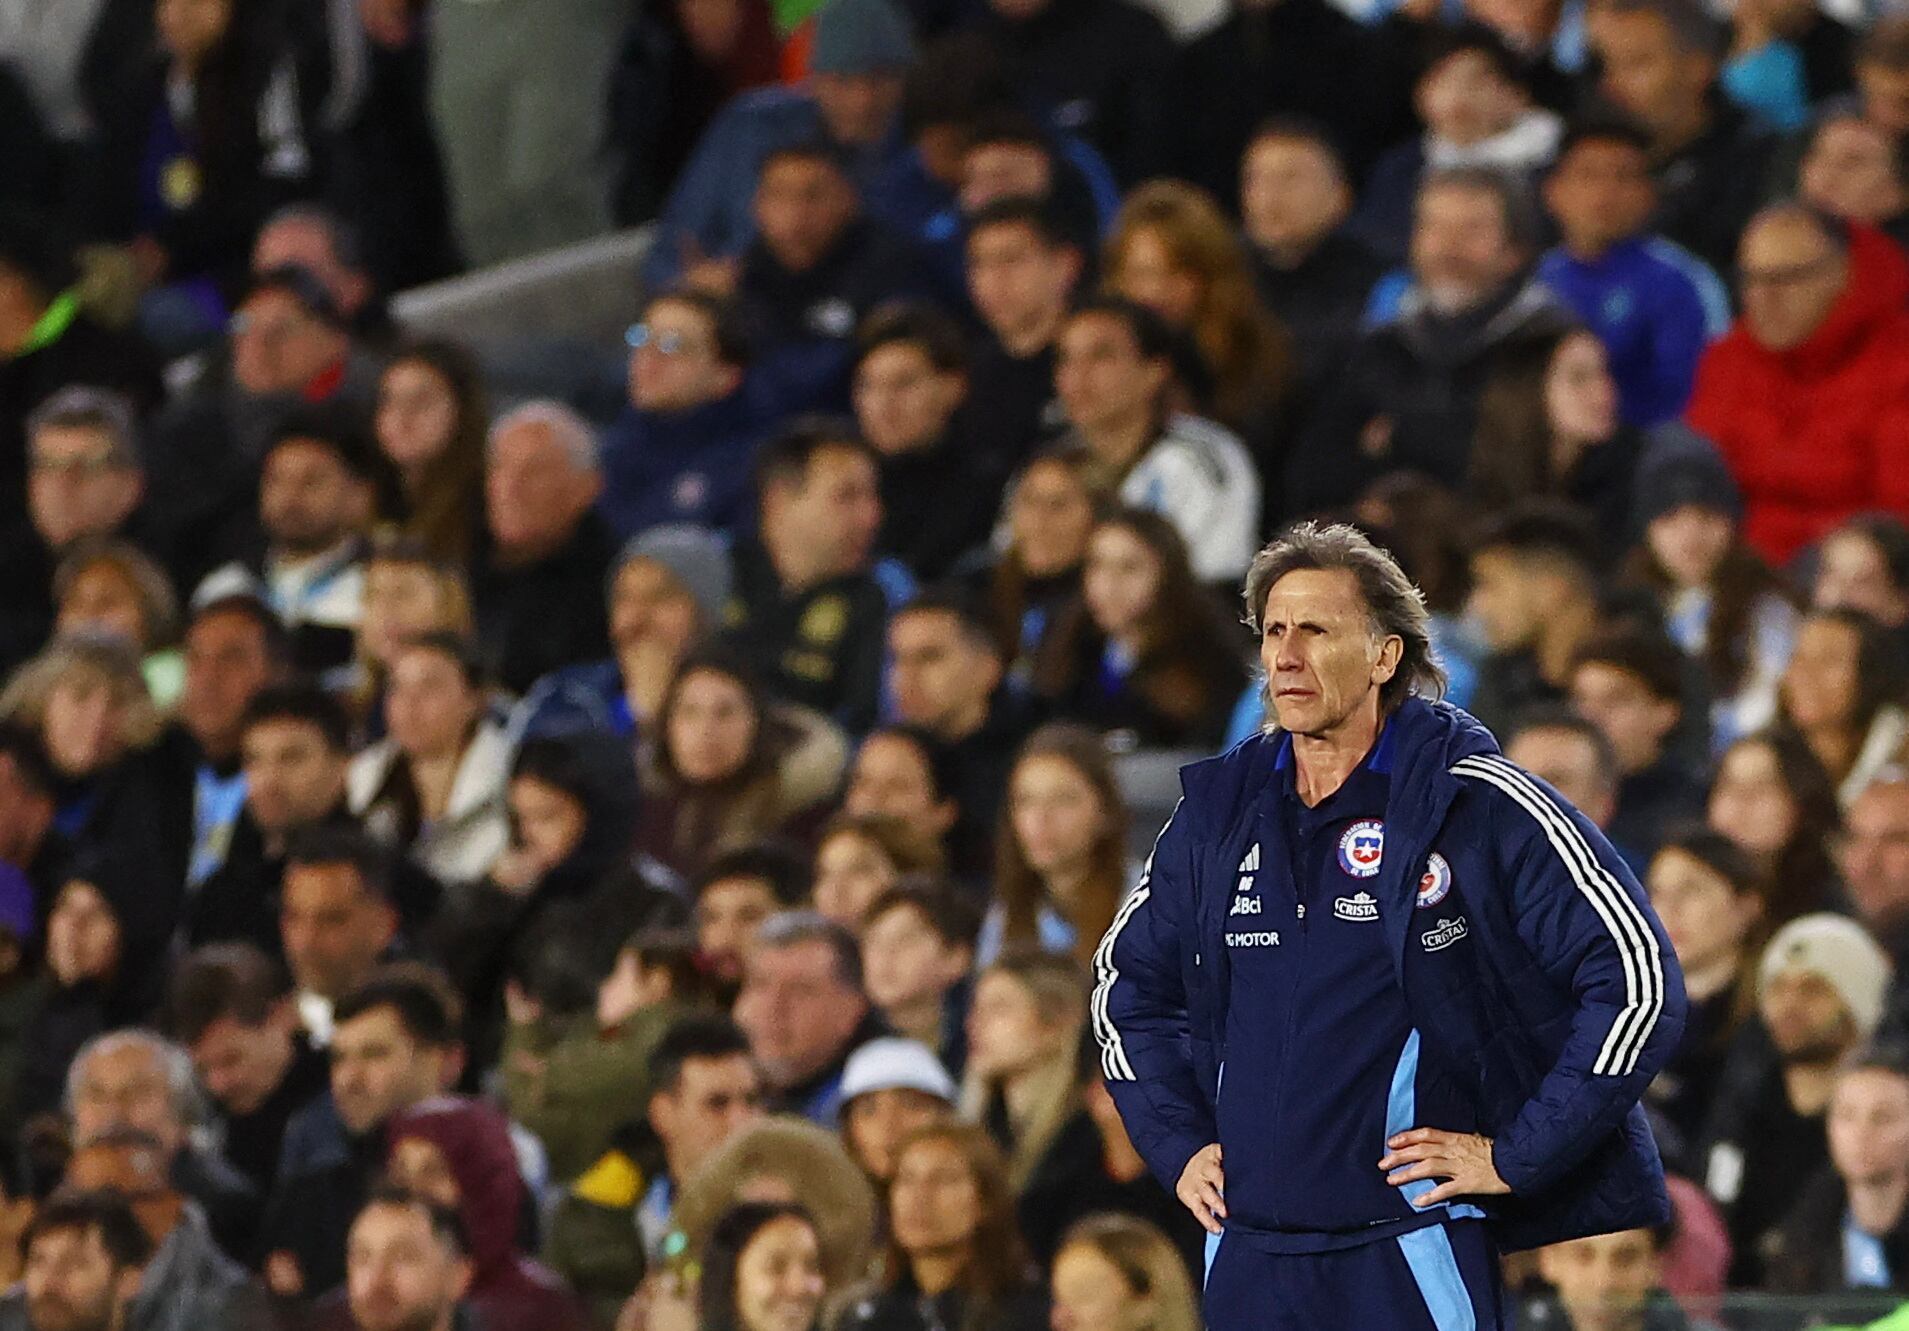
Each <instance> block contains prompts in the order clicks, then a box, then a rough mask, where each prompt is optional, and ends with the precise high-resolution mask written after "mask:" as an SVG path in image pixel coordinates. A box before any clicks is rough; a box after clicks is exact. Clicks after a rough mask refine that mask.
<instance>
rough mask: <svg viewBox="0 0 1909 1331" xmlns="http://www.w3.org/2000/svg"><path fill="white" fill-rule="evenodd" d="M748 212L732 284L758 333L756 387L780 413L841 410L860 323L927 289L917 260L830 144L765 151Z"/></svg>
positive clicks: (819, 143)
mask: <svg viewBox="0 0 1909 1331" xmlns="http://www.w3.org/2000/svg"><path fill="white" fill-rule="evenodd" d="M754 213H755V223H756V233H755V238H754V239H753V240H751V241H750V242H749V244H748V246H747V247H745V248H744V250H743V252H742V255H741V257H740V266H739V268H738V270H737V275H736V278H735V282H734V284H733V289H734V292H735V296H736V301H737V304H738V306H739V307H740V308H741V310H742V312H743V314H744V316H745V317H746V318H747V319H748V321H749V327H750V329H751V331H752V332H753V333H754V334H755V335H756V336H757V337H758V339H759V345H758V347H757V356H756V364H755V367H754V371H753V373H754V375H755V377H756V389H757V391H759V392H762V393H765V394H766V395H767V396H768V398H769V400H770V401H771V402H772V403H773V404H774V405H775V407H776V408H777V409H778V410H780V411H782V412H795V411H835V410H839V409H841V408H843V407H846V406H847V405H848V397H849V382H848V381H849V374H850V371H851V369H852V368H853V363H854V358H855V343H854V336H855V328H856V325H857V324H859V323H860V322H861V321H862V319H863V317H864V316H866V315H867V314H868V313H869V312H870V311H871V310H873V309H874V308H875V307H876V306H877V305H878V304H880V303H881V302H882V301H884V300H888V299H891V298H894V297H906V296H912V295H917V294H921V293H923V292H924V291H925V289H926V285H927V271H926V269H925V267H924V265H923V262H922V257H921V256H920V255H919V254H918V253H916V252H915V251H914V249H913V248H912V247H910V246H909V245H908V243H907V242H906V241H905V240H903V239H902V238H901V237H899V236H897V235H895V234H894V233H893V232H891V231H889V230H888V229H887V228H886V227H885V226H884V225H883V224H882V223H881V222H879V221H877V220H874V219H871V218H869V217H868V216H867V215H866V201H865V200H864V199H863V197H862V196H861V195H860V194H859V193H858V192H857V190H856V186H855V182H854V180H853V178H852V175H851V171H850V168H849V164H848V163H847V162H846V161H845V160H844V159H843V158H842V156H841V154H840V153H839V151H838V150H837V149H835V148H834V147H832V146H831V145H829V144H826V143H821V142H815V143H798V144H791V145H789V146H787V147H782V148H776V149H774V150H772V151H771V152H770V153H769V154H768V155H767V156H766V157H764V158H763V160H762V167H761V173H760V175H759V176H758V177H757V183H756V197H755V205H754ZM705 281H707V279H705Z"/></svg>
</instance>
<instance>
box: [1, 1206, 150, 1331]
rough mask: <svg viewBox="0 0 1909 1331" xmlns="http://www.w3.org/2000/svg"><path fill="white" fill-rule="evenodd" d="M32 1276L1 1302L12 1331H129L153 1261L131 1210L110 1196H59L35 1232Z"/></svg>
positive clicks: (29, 1251) (27, 1247)
mask: <svg viewBox="0 0 1909 1331" xmlns="http://www.w3.org/2000/svg"><path fill="white" fill-rule="evenodd" d="M20 1247H21V1249H22V1251H23V1252H24V1253H25V1254H26V1277H25V1279H23V1280H22V1281H21V1282H20V1284H19V1285H17V1286H15V1287H14V1288H13V1289H12V1290H10V1291H8V1293H7V1295H6V1297H5V1298H4V1299H0V1328H5V1329H6V1331H124V1328H125V1326H126V1314H127V1310H128V1309H129V1308H130V1306H131V1304H132V1301H133V1295H135V1294H136V1293H138V1292H139V1280H140V1275H141V1273H142V1268H144V1266H145V1265H146V1262H147V1261H148V1260H149V1259H150V1258H151V1257H152V1240H151V1239H149V1238H147V1237H146V1231H145V1230H143V1229H141V1228H140V1226H139V1222H138V1221H137V1220H135V1219H134V1218H133V1213H132V1211H131V1209H130V1208H129V1207H128V1206H127V1205H126V1203H125V1202H123V1201H121V1200H120V1199H119V1198H117V1197H112V1196H108V1195H106V1194H103V1193H73V1194H69V1195H65V1196H60V1197H56V1198H54V1199H53V1200H52V1201H50V1202H48V1203H47V1204H46V1205H45V1206H44V1207H42V1208H41V1210H40V1214H39V1215H38V1216H36V1217H35V1218H34V1221H33V1223H32V1224H31V1225H29V1226H28V1227H27V1232H26V1236H25V1238H24V1239H22V1240H21V1243H20Z"/></svg>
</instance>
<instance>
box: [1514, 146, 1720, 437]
mask: <svg viewBox="0 0 1909 1331" xmlns="http://www.w3.org/2000/svg"><path fill="white" fill-rule="evenodd" d="M1650 168H1651V158H1650V138H1649V136H1648V135H1647V134H1646V133H1645V132H1644V131H1643V130H1642V129H1640V128H1638V127H1637V126H1635V125H1633V124H1632V123H1630V122H1629V121H1624V120H1589V121H1584V122H1582V123H1580V124H1578V125H1575V126H1573V127H1572V128H1571V129H1570V130H1569V131H1568V132H1567V133H1566V134H1565V136H1564V142H1563V144H1562V145H1561V146H1560V147H1559V149H1558V161H1557V165H1556V166H1554V167H1553V168H1552V169H1551V173H1550V175H1549V176H1548V177H1547V178H1546V180H1545V185H1544V202H1545V208H1546V210H1547V211H1548V212H1549V213H1550V215H1551V220H1552V221H1553V222H1555V223H1556V224H1557V227H1558V231H1559V233H1560V234H1559V243H1558V244H1557V245H1555V246H1553V247H1552V248H1551V249H1549V250H1547V251H1545V254H1544V257H1543V258H1542V259H1540V260H1539V263H1538V276H1539V277H1540V278H1541V279H1543V281H1544V284H1545V285H1546V286H1547V287H1549V288H1551V290H1553V291H1554V292H1556V293H1557V294H1558V295H1559V296H1561V297H1562V298H1563V299H1564V301H1565V303H1566V304H1567V305H1569V306H1570V307H1571V308H1572V309H1573V310H1575V311H1576V312H1577V316H1578V318H1580V319H1582V320H1584V322H1585V325H1586V327H1588V328H1590V329H1591V330H1592V331H1593V332H1595V333H1596V334H1597V336H1598V338H1599V340H1600V341H1602V342H1603V344H1604V347H1605V350H1606V351H1607V352H1608V353H1609V357H1610V372H1611V377H1612V378H1613V379H1614V380H1615V381H1616V383H1617V391H1618V409H1619V414H1620V415H1621V416H1622V418H1623V420H1624V423H1625V424H1626V425H1632V426H1652V425H1658V424H1661V423H1662V422H1664V421H1667V420H1674V419H1675V418H1676V417H1678V416H1679V415H1681V414H1682V413H1683V409H1684V404H1685V403H1686V402H1687V401H1688V400H1689V399H1690V384H1691V380H1692V378H1693V377H1694V376H1695V375H1696V373H1697V360H1698V357H1700V356H1701V355H1702V354H1703V350H1704V347H1705V346H1707V345H1708V344H1709V343H1710V342H1711V341H1712V340H1713V339H1716V338H1719V337H1722V336H1723V335H1724V333H1725V332H1726V331H1727V330H1728V328H1729V325H1730V296H1729V293H1728V292H1726V291H1725V290H1724V288H1723V284H1722V283H1720V282H1719V281H1718V280H1717V275H1716V274H1715V273H1713V272H1711V271H1710V269H1708V268H1706V267H1705V266H1704V264H1703V263H1702V261H1701V260H1699V259H1697V258H1696V257H1695V256H1693V255H1691V254H1690V253H1689V252H1688V251H1686V250H1685V249H1683V248H1682V247H1681V246H1679V245H1677V244H1676V243H1675V242H1673V241H1669V240H1665V239H1663V238H1662V237H1661V236H1655V235H1652V234H1651V233H1650V231H1649V230H1648V227H1649V224H1650V220H1651V214H1652V213H1653V212H1654V211H1655V210H1656V204H1657V183H1656V181H1655V180H1653V179H1652V177H1651V172H1650Z"/></svg>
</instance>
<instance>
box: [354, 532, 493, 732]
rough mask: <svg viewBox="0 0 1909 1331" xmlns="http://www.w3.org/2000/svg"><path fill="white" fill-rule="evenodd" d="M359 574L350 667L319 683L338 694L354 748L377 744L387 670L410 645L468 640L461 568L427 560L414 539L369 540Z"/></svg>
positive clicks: (382, 725)
mask: <svg viewBox="0 0 1909 1331" xmlns="http://www.w3.org/2000/svg"><path fill="white" fill-rule="evenodd" d="M364 567H365V579H364V581H365V593H364V603H365V604H364V613H363V614H361V615H360V616H359V617H358V638H357V641H356V643H355V644H353V653H352V662H351V665H350V666H349V667H347V668H346V669H345V670H341V671H337V672H333V673H330V674H328V675H327V676H326V677H325V679H324V680H323V683H324V684H325V685H326V686H327V687H329V688H331V689H332V690H333V691H334V692H337V693H339V694H341V695H342V701H343V702H344V703H345V705H346V707H347V709H348V716H349V720H350V724H351V729H352V733H353V736H354V739H356V740H358V741H361V742H362V741H366V740H369V741H377V740H380V739H383V738H384V735H385V715H384V712H385V697H386V695H387V694H388V693H389V692H390V689H391V669H392V665H393V663H395V662H396V661H397V659H398V654H399V653H400V652H401V651H403V650H404V648H405V647H407V646H409V645H410V643H411V641H412V640H413V639H415V638H418V637H422V636H423V635H425V634H428V633H449V634H451V635H453V636H454V637H456V638H459V639H461V640H468V639H469V638H470V637H471V636H472V634H473V631H474V624H473V622H472V617H471V591H470V586H469V584H468V583H467V582H466V581H465V577H464V572H463V566H461V565H458V564H454V563H449V562H447V561H445V560H444V559H442V558H440V557H439V556H436V555H433V554H432V553H431V552H430V550H429V549H427V548H426V547H425V546H424V545H422V544H421V543H419V541H417V540H416V539H415V538H413V537H411V536H405V535H390V534H387V535H384V536H381V537H379V538H378V539H375V540H373V541H372V543H371V547H370V549H369V550H368V551H367V552H366V554H365V566H364Z"/></svg>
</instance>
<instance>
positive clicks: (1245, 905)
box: [1226, 897, 1263, 915]
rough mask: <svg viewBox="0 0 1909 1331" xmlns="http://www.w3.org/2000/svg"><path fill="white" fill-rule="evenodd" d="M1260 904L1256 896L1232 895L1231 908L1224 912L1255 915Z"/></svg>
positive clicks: (1258, 910)
mask: <svg viewBox="0 0 1909 1331" xmlns="http://www.w3.org/2000/svg"><path fill="white" fill-rule="evenodd" d="M1262 904H1263V903H1261V901H1260V899H1259V898H1258V897H1234V898H1233V909H1231V910H1229V911H1227V912H1226V913H1227V914H1228V915H1257V914H1259V912H1260V907H1261V905H1262Z"/></svg>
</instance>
